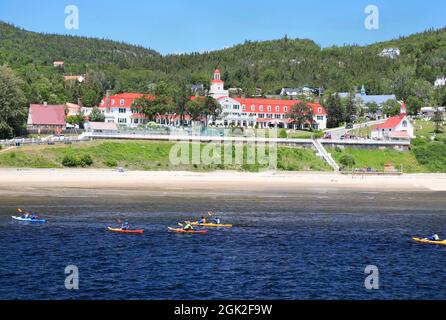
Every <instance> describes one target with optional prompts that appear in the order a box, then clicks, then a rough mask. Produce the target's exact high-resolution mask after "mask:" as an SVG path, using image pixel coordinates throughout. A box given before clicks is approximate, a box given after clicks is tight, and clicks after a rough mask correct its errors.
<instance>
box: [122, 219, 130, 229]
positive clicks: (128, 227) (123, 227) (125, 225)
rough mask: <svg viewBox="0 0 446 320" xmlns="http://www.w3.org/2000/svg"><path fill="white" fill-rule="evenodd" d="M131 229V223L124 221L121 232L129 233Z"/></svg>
mask: <svg viewBox="0 0 446 320" xmlns="http://www.w3.org/2000/svg"><path fill="white" fill-rule="evenodd" d="M129 229H130V223H129V222H128V221H124V223H123V224H122V225H121V230H124V231H127V230H129Z"/></svg>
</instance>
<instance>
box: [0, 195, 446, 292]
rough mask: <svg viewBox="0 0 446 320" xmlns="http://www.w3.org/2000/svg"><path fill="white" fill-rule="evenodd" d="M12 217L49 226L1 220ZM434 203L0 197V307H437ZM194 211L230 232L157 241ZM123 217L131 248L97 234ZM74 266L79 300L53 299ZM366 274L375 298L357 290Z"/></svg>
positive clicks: (443, 218) (440, 256)
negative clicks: (413, 302)
mask: <svg viewBox="0 0 446 320" xmlns="http://www.w3.org/2000/svg"><path fill="white" fill-rule="evenodd" d="M17 206H20V207H24V208H27V209H29V210H36V211H39V212H42V213H44V214H45V217H46V218H48V219H49V223H47V224H45V225H27V224H22V223H18V222H13V221H12V220H11V218H10V216H11V214H14V213H15V208H16V207H17ZM445 208H446V194H445V193H397V194H395V193H391V194H389V193H387V194H385V193H367V192H363V193H361V192H347V191H342V192H341V191H317V192H316V191H290V192H288V193H277V194H274V193H267V192H265V193H264V194H260V195H259V194H257V195H254V194H249V193H247V194H243V195H241V194H230V193H227V194H220V195H214V196H209V195H200V194H193V195H191V194H188V195H186V194H185V195H181V194H177V195H176V196H175V197H165V196H160V195H152V194H148V195H143V194H139V195H136V196H129V194H127V195H126V194H119V193H117V192H115V193H111V194H110V195H106V194H102V195H101V196H95V197H92V196H86V195H85V194H84V193H82V192H80V191H79V194H78V195H76V194H74V195H73V194H72V193H71V192H70V193H69V195H68V193H67V194H63V195H62V196H60V195H59V196H45V197H43V196H42V195H39V194H36V195H35V196H31V197H27V198H26V201H24V199H23V198H22V197H19V196H14V195H8V196H7V197H4V196H1V195H0V243H1V247H0V299H339V298H340V299H444V298H446V273H445V272H444V266H445V265H446V248H441V247H437V246H425V245H418V244H415V243H413V242H411V240H410V236H411V235H427V234H431V233H433V232H437V233H440V235H444V236H445V237H446V228H445V227H446V214H445V213H446V212H445V210H446V209H445ZM200 210H216V211H221V212H224V214H223V215H222V218H223V220H224V222H226V223H233V224H234V225H236V227H235V228H233V229H231V230H211V232H210V233H209V234H207V235H204V236H202V235H176V234H170V233H168V232H167V229H166V228H167V226H175V225H176V223H177V222H178V221H184V220H188V219H190V218H192V217H193V216H196V214H194V212H198V211H200ZM121 215H124V216H126V217H127V218H128V219H129V220H130V221H131V222H132V223H133V224H134V225H135V226H136V227H141V228H144V229H146V233H145V234H144V235H142V236H135V235H119V234H112V233H109V232H107V231H106V227H107V226H108V225H113V222H114V221H115V218H116V217H119V216H121ZM67 265H76V266H78V268H79V273H80V289H79V290H78V291H68V290H66V289H65V287H64V281H65V274H64V269H65V267H66V266H67ZM367 265H376V266H377V267H378V268H379V271H380V289H379V290H377V291H373V292H370V291H367V290H366V289H365V288H364V279H365V274H364V269H365V267H366V266H367Z"/></svg>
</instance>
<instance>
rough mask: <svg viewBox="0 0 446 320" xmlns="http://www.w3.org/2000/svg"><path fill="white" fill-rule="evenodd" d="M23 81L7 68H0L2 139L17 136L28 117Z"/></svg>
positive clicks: (0, 135)
mask: <svg viewBox="0 0 446 320" xmlns="http://www.w3.org/2000/svg"><path fill="white" fill-rule="evenodd" d="M23 86H24V83H23V81H22V80H21V79H20V78H19V77H18V76H17V74H16V73H15V72H14V71H13V70H12V69H10V68H9V67H7V66H0V137H2V138H10V137H12V136H14V135H15V134H17V133H18V132H19V130H20V128H21V127H22V126H23V124H24V123H25V119H26V115H27V107H26V98H25V94H24V92H23V89H22V88H23Z"/></svg>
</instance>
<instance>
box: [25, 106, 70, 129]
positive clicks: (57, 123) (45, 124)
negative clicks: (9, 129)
mask: <svg viewBox="0 0 446 320" xmlns="http://www.w3.org/2000/svg"><path fill="white" fill-rule="evenodd" d="M65 108H66V106H65V105H48V104H31V105H30V107H29V113H28V122H27V128H28V130H39V131H40V130H47V131H54V132H60V131H61V130H64V129H65V128H66V125H67V124H66V122H65Z"/></svg>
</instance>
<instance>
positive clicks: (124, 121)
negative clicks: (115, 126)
mask: <svg viewBox="0 0 446 320" xmlns="http://www.w3.org/2000/svg"><path fill="white" fill-rule="evenodd" d="M118 123H127V119H126V118H119V119H118Z"/></svg>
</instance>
